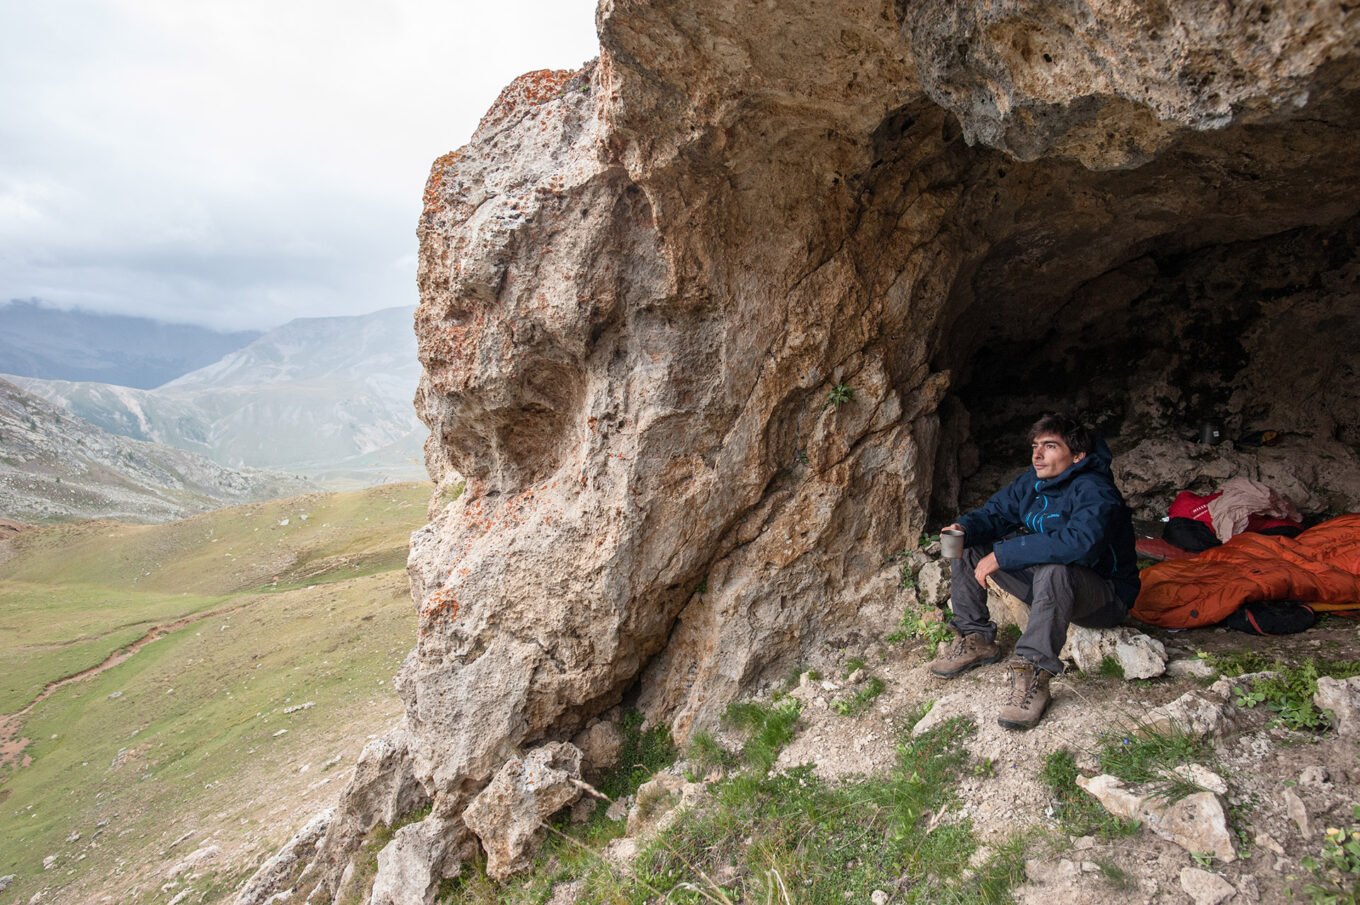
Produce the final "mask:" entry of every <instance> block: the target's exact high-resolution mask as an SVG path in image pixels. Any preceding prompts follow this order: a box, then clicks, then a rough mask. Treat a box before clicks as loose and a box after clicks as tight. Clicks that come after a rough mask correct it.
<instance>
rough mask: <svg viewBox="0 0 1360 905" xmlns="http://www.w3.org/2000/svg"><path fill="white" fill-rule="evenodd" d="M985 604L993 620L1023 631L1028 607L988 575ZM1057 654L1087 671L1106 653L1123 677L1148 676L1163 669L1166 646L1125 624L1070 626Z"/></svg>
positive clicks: (1094, 667)
mask: <svg viewBox="0 0 1360 905" xmlns="http://www.w3.org/2000/svg"><path fill="white" fill-rule="evenodd" d="M987 608H988V610H990V611H991V614H992V620H993V621H995V622H997V623H999V624H1003V625H1005V624H1009V625H1016V626H1019V628H1020V630H1021V631H1022V632H1023V631H1024V630H1025V626H1027V625H1029V607H1028V606H1026V605H1025V604H1024V602H1023V601H1022V600H1020V598H1018V597H1016V596H1015V595H1014V594H1011V593H1009V592H1008V591H1005V590H1003V589H1002V588H1001V586H1000V585H998V584H997V583H996V582H995V581H993V580H992V579H990V578H988V579H987ZM1058 656H1059V658H1060V659H1063V660H1070V661H1072V662H1073V663H1075V664H1076V665H1077V668H1078V669H1080V670H1081V671H1082V672H1087V673H1094V672H1098V671H1099V670H1100V664H1101V663H1102V662H1104V660H1105V658H1106V657H1109V658H1111V659H1113V660H1114V661H1115V662H1117V663H1118V664H1119V666H1120V668H1121V669H1122V670H1123V671H1124V678H1126V679H1151V678H1154V677H1156V676H1160V675H1163V674H1164V673H1165V672H1166V648H1165V647H1164V646H1163V645H1162V642H1160V641H1158V640H1156V639H1155V638H1150V637H1148V636H1147V635H1145V634H1143V633H1142V632H1140V631H1138V630H1137V629H1135V628H1132V627H1130V626H1127V625H1119V626H1115V627H1114V628H1083V627H1082V626H1080V625H1073V626H1069V627H1068V629H1067V643H1066V644H1064V645H1063V649H1062V651H1061V652H1060V653H1059V654H1058Z"/></svg>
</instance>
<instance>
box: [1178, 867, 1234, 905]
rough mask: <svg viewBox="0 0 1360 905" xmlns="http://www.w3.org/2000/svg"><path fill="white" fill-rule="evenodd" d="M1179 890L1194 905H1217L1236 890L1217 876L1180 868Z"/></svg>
mask: <svg viewBox="0 0 1360 905" xmlns="http://www.w3.org/2000/svg"><path fill="white" fill-rule="evenodd" d="M1181 889H1183V890H1185V893H1186V895H1188V896H1189V897H1190V898H1191V899H1193V900H1194V902H1195V905H1219V903H1220V902H1226V901H1228V899H1231V898H1232V897H1233V896H1234V895H1236V894H1237V890H1236V889H1235V888H1233V885H1232V884H1231V883H1229V882H1228V881H1227V880H1225V879H1223V878H1222V877H1220V876H1219V875H1218V874H1214V873H1210V872H1209V871H1207V870H1200V869H1199V868H1198V867H1184V868H1181Z"/></svg>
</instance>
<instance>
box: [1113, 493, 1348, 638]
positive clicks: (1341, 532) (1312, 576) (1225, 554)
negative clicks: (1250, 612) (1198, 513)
mask: <svg viewBox="0 0 1360 905" xmlns="http://www.w3.org/2000/svg"><path fill="white" fill-rule="evenodd" d="M1140 578H1141V579H1142V582H1143V587H1142V590H1141V591H1139V592H1138V600H1137V601H1136V602H1135V603H1134V605H1133V610H1132V611H1131V612H1130V615H1131V616H1133V617H1134V618H1135V619H1138V620H1140V621H1142V622H1146V623H1149V624H1150V625H1160V626H1162V627H1163V628H1199V627H1200V626H1205V625H1213V624H1214V623H1216V622H1221V621H1223V620H1224V619H1227V618H1228V616H1230V615H1232V613H1233V612H1234V611H1235V610H1236V609H1237V608H1238V607H1240V606H1241V605H1242V604H1244V603H1248V602H1251V601H1256V600H1300V601H1303V602H1304V603H1307V604H1310V605H1311V604H1319V605H1320V606H1316V607H1314V608H1315V609H1324V610H1339V609H1351V608H1356V607H1360V514H1356V513H1353V514H1350V515H1343V516H1340V517H1338V518H1334V519H1330V520H1328V521H1325V522H1323V523H1322V524H1320V525H1318V526H1316V527H1314V528H1310V529H1308V530H1307V531H1305V532H1303V533H1302V534H1300V535H1299V536H1298V537H1296V538H1288V537H1275V536H1270V535H1265V534H1252V533H1247V534H1239V535H1237V536H1236V537H1234V538H1233V539H1232V540H1230V541H1228V542H1227V543H1226V544H1224V545H1223V546H1221V547H1213V548H1212V549H1209V550H1205V551H1204V552H1203V553H1201V554H1199V555H1198V556H1195V557H1194V558H1192V559H1177V560H1171V561H1168V562H1164V563H1159V564H1158V565H1155V566H1151V567H1149V568H1147V569H1144V570H1143V572H1142V573H1141V575H1140Z"/></svg>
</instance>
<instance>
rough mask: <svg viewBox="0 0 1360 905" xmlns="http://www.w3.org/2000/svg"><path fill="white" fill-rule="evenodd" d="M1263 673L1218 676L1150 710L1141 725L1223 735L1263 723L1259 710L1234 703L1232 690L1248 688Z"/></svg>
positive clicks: (1219, 736) (1183, 731) (1262, 716)
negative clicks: (1209, 683) (1232, 676)
mask: <svg viewBox="0 0 1360 905" xmlns="http://www.w3.org/2000/svg"><path fill="white" fill-rule="evenodd" d="M1263 675H1267V674H1266V673H1251V674H1248V675H1245V676H1237V677H1234V678H1230V679H1219V680H1218V681H1217V682H1215V683H1214V684H1213V685H1211V686H1209V687H1208V688H1199V689H1195V690H1193V691H1187V692H1186V693H1185V694H1183V695H1181V696H1180V697H1179V698H1177V699H1176V700H1174V701H1172V702H1171V703H1169V704H1165V705H1163V706H1161V707H1157V708H1154V709H1153V710H1150V711H1149V712H1148V713H1147V715H1146V716H1144V717H1143V726H1144V727H1145V728H1147V729H1149V730H1153V731H1158V732H1181V733H1185V734H1187V735H1193V736H1197V737H1209V738H1215V739H1219V738H1223V737H1224V736H1225V735H1227V734H1229V733H1231V732H1240V731H1243V730H1245V729H1247V728H1248V727H1253V726H1260V725H1262V724H1264V723H1265V721H1266V715H1265V714H1263V713H1261V712H1260V711H1259V710H1243V709H1242V708H1240V707H1238V706H1237V704H1236V703H1235V702H1234V694H1233V692H1234V690H1235V689H1238V688H1246V687H1250V685H1251V683H1252V682H1253V681H1254V680H1255V679H1256V678H1258V677H1260V676H1263Z"/></svg>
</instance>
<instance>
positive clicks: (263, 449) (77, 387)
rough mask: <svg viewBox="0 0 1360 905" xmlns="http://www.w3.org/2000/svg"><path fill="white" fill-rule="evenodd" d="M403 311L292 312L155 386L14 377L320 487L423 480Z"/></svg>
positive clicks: (137, 430) (163, 435) (129, 424)
mask: <svg viewBox="0 0 1360 905" xmlns="http://www.w3.org/2000/svg"><path fill="white" fill-rule="evenodd" d="M413 311H414V309H412V308H388V309H386V310H383V311H377V312H374V313H373V314H366V315H361V316H358V317H325V318H302V319H299V320H295V321H291V322H289V323H287V324H284V325H283V326H282V327H279V328H277V329H275V330H271V331H270V332H268V333H266V334H265V335H264V336H262V337H260V338H259V339H257V340H255V341H254V342H252V343H251V344H250V345H248V346H246V347H245V348H243V349H240V350H239V351H236V352H233V353H231V354H230V355H227V356H226V357H225V358H223V359H221V360H220V361H218V362H215V363H214V364H211V365H208V366H207V367H205V368H200V369H199V370H197V371H194V372H192V373H190V374H186V375H184V376H183V377H180V378H178V379H177V380H173V381H171V382H170V383H167V384H166V385H164V386H162V387H159V388H157V389H154V390H138V389H131V388H128V387H119V386H108V385H105V384H99V383H72V382H67V381H52V380H33V379H18V378H14V380H15V382H16V383H18V384H19V385H20V386H22V387H24V388H25V389H27V390H29V391H30V392H32V393H35V394H36V395H38V396H41V397H42V398H44V399H47V400H49V401H51V402H53V403H55V404H58V405H60V406H62V407H63V408H65V409H66V410H67V411H69V412H70V413H71V414H73V415H75V416H77V417H79V418H83V419H85V420H87V421H90V422H92V423H94V424H97V425H99V426H100V427H102V428H104V429H105V430H107V431H110V432H112V433H116V434H121V435H123V436H126V437H133V438H135V439H138V440H149V441H153V442H156V443H164V444H166V445H168V446H174V447H176V448H178V449H183V450H188V451H190V452H194V453H198V454H199V455H203V456H206V457H208V458H210V459H212V460H213V461H215V462H217V463H219V464H222V465H226V466H228V467H232V468H239V467H254V468H274V469H281V470H286V471H290V472H295V473H300V474H303V475H306V476H307V477H309V478H312V479H315V480H317V481H320V482H323V483H325V484H327V485H329V486H332V487H337V486H355V485H363V484H375V483H380V482H382V481H385V480H403V481H404V480H426V475H425V468H424V464H423V458H422V453H421V446H422V444H423V442H424V439H425V433H426V432H425V428H424V427H423V426H422V425H421V423H420V421H419V420H417V418H416V416H415V410H414V408H413V407H412V404H411V397H412V396H414V395H415V390H416V384H417V383H418V382H419V380H420V362H419V360H418V359H417V357H416V341H415V334H414V332H413V330H412V327H411V316H412V312H413Z"/></svg>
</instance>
